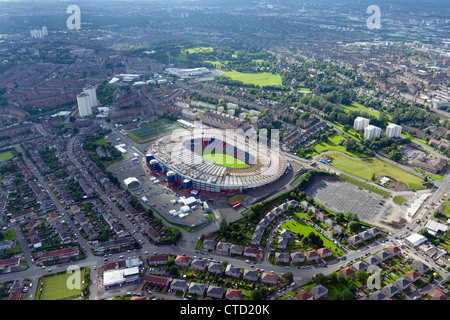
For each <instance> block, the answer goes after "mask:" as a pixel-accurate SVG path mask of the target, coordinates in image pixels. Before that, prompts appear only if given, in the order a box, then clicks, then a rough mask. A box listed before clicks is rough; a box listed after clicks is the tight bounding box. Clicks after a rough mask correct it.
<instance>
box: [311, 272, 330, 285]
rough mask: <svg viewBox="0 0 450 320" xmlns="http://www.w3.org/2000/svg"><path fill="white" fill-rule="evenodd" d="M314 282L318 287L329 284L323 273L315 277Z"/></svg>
mask: <svg viewBox="0 0 450 320" xmlns="http://www.w3.org/2000/svg"><path fill="white" fill-rule="evenodd" d="M312 281H313V282H314V283H315V284H317V285H319V284H325V283H326V282H327V277H326V276H325V275H324V274H323V273H317V274H316V275H314V276H313V278H312Z"/></svg>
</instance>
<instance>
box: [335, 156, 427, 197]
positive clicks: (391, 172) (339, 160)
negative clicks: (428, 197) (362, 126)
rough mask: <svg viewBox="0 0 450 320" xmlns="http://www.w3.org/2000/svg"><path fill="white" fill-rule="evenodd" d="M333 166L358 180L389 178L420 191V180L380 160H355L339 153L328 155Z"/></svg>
mask: <svg viewBox="0 0 450 320" xmlns="http://www.w3.org/2000/svg"><path fill="white" fill-rule="evenodd" d="M328 156H330V157H331V158H333V166H334V167H336V168H337V169H341V170H343V171H345V172H348V173H351V174H353V175H355V176H358V177H360V178H363V179H366V180H371V179H372V176H373V174H375V175H376V176H378V177H383V176H387V177H391V178H393V179H395V180H397V181H399V182H404V183H406V184H407V185H408V186H409V188H411V189H421V188H423V187H422V178H421V177H419V176H416V175H414V174H412V173H410V172H407V171H405V170H403V169H401V168H399V167H396V166H394V165H392V164H390V163H388V162H385V161H382V160H380V159H371V160H365V161H363V160H357V159H352V158H349V157H346V156H344V155H342V154H339V153H329V154H328Z"/></svg>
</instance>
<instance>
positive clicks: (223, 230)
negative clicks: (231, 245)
mask: <svg viewBox="0 0 450 320" xmlns="http://www.w3.org/2000/svg"><path fill="white" fill-rule="evenodd" d="M227 228H228V223H227V219H225V218H222V220H221V221H220V224H219V232H220V233H221V234H222V236H224V235H225V233H226V231H227Z"/></svg>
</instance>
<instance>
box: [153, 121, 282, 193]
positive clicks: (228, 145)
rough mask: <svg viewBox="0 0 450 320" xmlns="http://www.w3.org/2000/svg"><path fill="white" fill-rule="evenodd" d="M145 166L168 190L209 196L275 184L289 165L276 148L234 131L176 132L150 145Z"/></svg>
mask: <svg viewBox="0 0 450 320" xmlns="http://www.w3.org/2000/svg"><path fill="white" fill-rule="evenodd" d="M146 162H147V165H148V166H149V168H150V171H151V173H152V174H153V175H156V174H161V173H163V174H165V175H166V176H167V182H168V184H169V187H171V186H175V185H180V184H182V185H183V188H184V189H185V190H186V191H187V190H190V189H196V190H203V191H209V192H226V191H233V190H238V191H243V190H248V189H253V188H258V187H263V186H266V185H268V184H270V183H273V182H275V181H277V180H278V179H279V178H280V177H281V176H282V175H283V174H284V173H285V171H286V169H287V168H288V166H289V163H288V161H287V159H286V157H285V156H283V155H282V154H281V153H280V152H279V150H278V149H277V148H270V147H268V146H267V145H264V144H263V143H261V142H257V141H255V140H253V139H251V138H249V137H246V136H244V135H241V134H239V133H236V132H235V131H233V130H221V129H211V128H195V129H193V130H189V129H184V130H176V131H174V132H172V133H171V134H167V135H164V136H162V137H160V138H158V139H156V140H154V141H153V143H152V144H151V145H150V147H149V149H148V151H147V155H146Z"/></svg>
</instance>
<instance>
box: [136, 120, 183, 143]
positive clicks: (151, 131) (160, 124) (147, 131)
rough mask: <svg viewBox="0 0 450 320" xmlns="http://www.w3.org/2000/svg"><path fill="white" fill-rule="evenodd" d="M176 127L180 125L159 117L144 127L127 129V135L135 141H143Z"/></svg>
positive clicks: (178, 127)
mask: <svg viewBox="0 0 450 320" xmlns="http://www.w3.org/2000/svg"><path fill="white" fill-rule="evenodd" d="M176 129H180V126H179V125H178V124H177V123H176V122H173V121H170V120H168V119H161V120H158V121H154V122H151V123H149V124H147V125H146V126H145V127H142V128H138V129H133V130H129V131H127V133H128V136H129V137H130V138H131V139H133V140H134V141H136V142H145V141H149V140H152V139H156V138H158V137H160V136H162V135H165V134H167V133H170V132H172V131H174V130H176Z"/></svg>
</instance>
